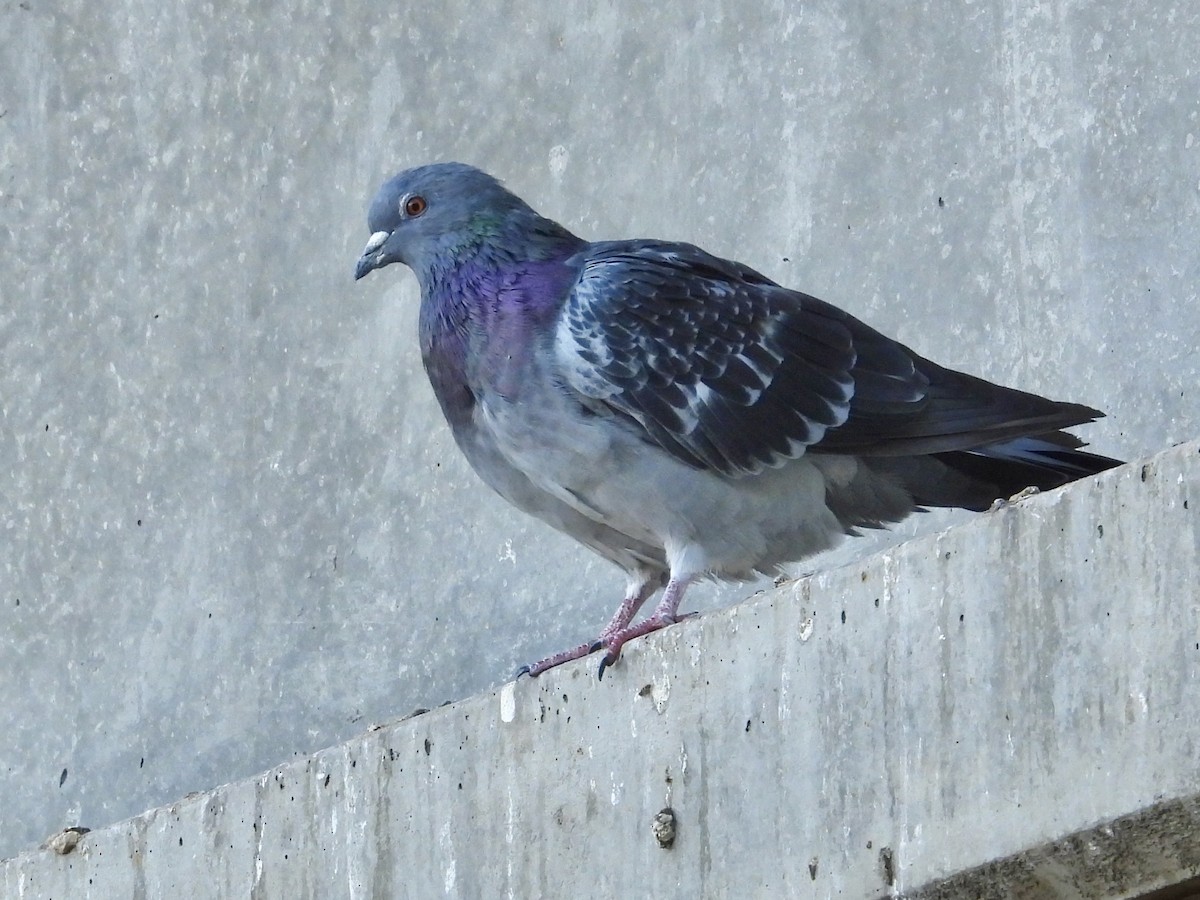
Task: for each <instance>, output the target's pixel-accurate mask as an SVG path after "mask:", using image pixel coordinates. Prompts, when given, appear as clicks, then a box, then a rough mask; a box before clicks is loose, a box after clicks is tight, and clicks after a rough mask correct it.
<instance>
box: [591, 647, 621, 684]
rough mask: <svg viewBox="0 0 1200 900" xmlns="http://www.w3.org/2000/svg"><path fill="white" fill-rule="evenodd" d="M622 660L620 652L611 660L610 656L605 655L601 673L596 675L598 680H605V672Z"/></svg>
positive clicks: (601, 661) (601, 664) (601, 663)
mask: <svg viewBox="0 0 1200 900" xmlns="http://www.w3.org/2000/svg"><path fill="white" fill-rule="evenodd" d="M620 658H621V653H620V651H617V655H616V656H613V657H612V658H611V659H609V654H607V653H605V654H604V658H603V659H602V660H600V671H598V672H597V673H596V680H597V681H603V680H604V670H605V669H607V668H608V667H609V666H614V665H616V663H617V660H618V659H620Z"/></svg>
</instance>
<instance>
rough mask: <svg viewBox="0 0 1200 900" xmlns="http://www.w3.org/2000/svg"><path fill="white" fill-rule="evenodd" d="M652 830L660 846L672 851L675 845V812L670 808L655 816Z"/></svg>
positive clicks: (660, 811) (665, 808) (663, 809)
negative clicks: (672, 846)
mask: <svg viewBox="0 0 1200 900" xmlns="http://www.w3.org/2000/svg"><path fill="white" fill-rule="evenodd" d="M650 830H651V831H653V832H654V839H655V840H656V841H658V846H660V847H662V848H663V849H664V850H669V849H671V845H673V844H674V843H675V810H673V809H671V807H669V806H667V807H664V808H662V809H660V810H659V811H658V812H657V813H656V814H655V816H654V821H653V822H652V823H651V825H650Z"/></svg>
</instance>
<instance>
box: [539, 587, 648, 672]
mask: <svg viewBox="0 0 1200 900" xmlns="http://www.w3.org/2000/svg"><path fill="white" fill-rule="evenodd" d="M660 584H662V578H661V576H660V575H657V574H654V575H652V574H649V573H641V575H640V577H638V578H636V580H634V581H633V582H632V583H631V584H630V587H629V593H628V594H627V595H626V596H625V599H624V600H622V601H621V605H620V606H619V607H617V612H616V614H615V615H614V616H613V617H612V621H610V622H609V623H608V624H607V625H606V626H604V630H603V631H602V632H600V637H599V638H597V639H596V640H594V641H592V642H590V643H587V644H580V645H579V646H578V647H572V648H571V649H570V650H563V651H562V652H560V653H555V654H554V655H553V656H547V657H546V658H545V659H539V660H538V661H537V662H535V663H534V664H533V665H530V666H521V668H519V669H517V677H518V678H520V677H521V676H522V675H529V676H530V677H532V678H536V677H537V676H539V675H541V674H542V673H543V672H545V671H546V670H547V669H553V668H554V667H555V666H561V665H562V664H563V663H565V662H570V661H571V660H573V659H582V658H583V657H585V656H587V655H588V654H589V653H595V652H596V651H597V650H599V649H600V648H601V647H607V646H608V645H609V642H610V641H611V640H612V639H613V636H614V635H618V634H620V633H621V632H622V631H624V630H625V629H626V628H628V627H629V623H630V622H631V621H633V617H634V616H636V615H637V611H638V610H639V609H641V608H642V604H643V603H645V602H646V600H647V599H648V598H649V597H650V595H651V594H653V593H654V592H655V591H656V590H658V587H659V585H660ZM601 671H603V669H601Z"/></svg>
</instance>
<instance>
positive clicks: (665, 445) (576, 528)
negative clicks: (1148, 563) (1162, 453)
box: [356, 163, 1117, 675]
mask: <svg viewBox="0 0 1200 900" xmlns="http://www.w3.org/2000/svg"><path fill="white" fill-rule="evenodd" d="M368 218H369V224H370V227H371V231H372V235H371V238H370V240H369V241H368V244H367V248H366V250H365V251H364V253H363V255H362V257H361V258H360V259H359V262H358V267H357V270H356V277H358V278H361V277H362V276H363V275H365V274H367V273H368V272H369V271H371V270H372V269H375V268H379V267H381V266H385V265H388V264H389V263H392V262H404V263H405V264H407V265H409V266H410V267H411V268H412V269H413V270H414V272H415V273H416V275H417V278H418V280H419V282H420V285H421V295H422V301H421V319H420V321H421V325H420V340H421V351H422V357H423V360H424V362H425V367H426V370H427V372H428V374H429V377H430V381H431V383H432V385H433V388H434V392H435V394H436V395H437V398H438V401H439V403H440V404H441V407H442V410H443V412H444V413H445V415H446V419H447V421H448V422H449V424H450V426H451V429H452V431H453V433H454V437H455V440H456V441H457V443H458V445H459V447H460V448H461V449H462V451H463V452H464V453H465V454H466V456H467V458H468V460H469V461H470V463H471V465H472V466H473V467H474V468H475V470H476V471H477V472H478V473H479V475H480V476H481V477H482V478H483V479H484V481H486V482H487V483H488V484H490V485H491V486H492V487H493V488H495V489H496V490H497V491H498V492H499V493H500V494H501V495H503V496H504V497H505V498H507V499H508V500H509V501H510V502H512V503H513V504H514V505H516V506H518V507H519V508H521V509H523V510H525V511H526V512H529V513H531V514H533V515H535V516H538V517H539V518H541V519H543V520H545V521H546V522H548V523H549V524H551V525H553V526H554V527H555V528H558V529H559V530H561V531H564V532H566V533H567V534H570V535H571V536H572V537H574V538H576V539H577V540H579V541H580V542H582V543H583V544H585V545H586V546H588V547H590V548H591V549H593V550H594V551H596V552H597V553H599V554H600V555H601V556H603V557H605V558H606V559H609V560H611V561H612V562H614V563H616V564H617V565H618V566H620V567H621V568H622V569H623V570H624V571H625V572H626V574H627V575H628V578H629V588H628V591H627V592H626V596H625V599H624V601H623V603H622V604H621V607H620V608H619V609H618V611H617V614H616V615H615V616H614V617H613V620H612V621H611V622H610V623H609V625H608V626H607V627H606V628H605V629H604V630H603V631H602V632H601V635H600V639H599V640H598V641H596V642H589V643H585V644H581V645H580V646H578V647H574V648H571V649H570V650H567V651H564V652H563V653H560V654H556V655H555V656H552V657H549V658H547V659H546V660H542V661H540V662H538V663H536V664H534V665H533V666H530V667H528V668H527V671H529V672H530V673H531V674H535V675H536V674H538V673H539V672H541V671H544V670H545V669H546V668H549V667H550V666H552V665H557V664H558V663H561V662H564V661H566V660H567V659H574V658H577V657H579V656H582V655H584V654H586V653H587V652H589V651H590V650H591V649H594V648H595V647H596V646H598V645H599V646H605V647H606V648H607V652H606V653H605V656H604V660H603V662H602V664H601V674H603V671H604V667H605V666H606V665H609V664H611V663H612V662H613V661H615V659H616V657H617V656H618V655H619V653H620V648H621V646H622V645H623V644H624V643H625V642H626V641H628V640H630V639H631V638H633V637H636V636H638V635H641V634H645V633H647V632H649V631H653V630H655V629H656V628H661V627H663V626H664V625H667V624H670V623H671V622H673V621H676V619H677V612H678V606H679V602H680V600H681V598H682V596H683V593H684V591H685V590H686V588H687V586H688V585H689V584H691V583H692V582H693V581H695V580H696V579H698V578H702V577H716V578H722V579H744V578H750V577H753V576H754V575H755V574H757V573H764V574H770V573H774V572H776V571H778V569H779V567H780V566H781V565H783V564H785V563H788V562H793V561H796V560H799V559H802V558H804V557H806V556H810V555H812V554H814V553H817V552H819V551H822V550H825V549H828V548H830V547H832V546H833V545H834V544H835V543H837V542H838V541H839V540H840V539H841V538H842V536H843V535H845V534H847V533H854V530H855V529H856V528H860V527H878V526H881V525H885V524H887V523H892V522H897V521H899V520H900V519H902V518H904V517H905V516H907V515H908V514H909V513H911V512H912V511H914V510H915V509H917V508H919V507H921V506H956V507H965V508H969V509H985V508H986V507H987V506H988V505H989V504H990V503H991V502H992V501H993V500H994V499H996V498H999V497H1007V496H1009V495H1010V494H1013V493H1015V492H1016V491H1018V490H1020V489H1021V488H1023V487H1026V486H1030V485H1032V486H1037V487H1039V488H1043V489H1044V488H1050V487H1055V486H1057V485H1060V484H1063V483H1065V482H1067V481H1070V480H1073V479H1075V478H1079V477H1083V476H1085V475H1089V474H1092V473H1094V472H1098V471H1101V470H1102V469H1105V468H1109V467H1110V466H1113V465H1116V464H1117V462H1116V461H1115V460H1110V459H1107V458H1105V457H1100V456H1095V455H1093V454H1089V453H1084V452H1081V451H1080V450H1079V449H1078V448H1079V447H1080V446H1082V442H1081V441H1079V439H1078V438H1075V437H1074V436H1072V435H1069V434H1067V433H1066V432H1064V431H1062V430H1061V429H1063V428H1067V427H1070V426H1072V425H1078V424H1081V423H1084V422H1089V421H1092V420H1093V419H1095V418H1097V417H1098V416H1100V415H1101V413H1099V412H1098V411H1096V410H1094V409H1090V408H1088V407H1086V406H1081V405H1078V404H1073V403H1060V402H1056V401H1052V400H1047V399H1044V398H1042V397H1038V396H1036V395H1033V394H1028V393H1024V392H1021V391H1015V390H1012V389H1009V388H1004V387H1001V386H999V385H995V384H992V383H990V382H987V381H984V380H982V379H979V378H975V377H973V376H970V375H966V374H963V373H961V372H955V371H952V370H950V369H945V368H943V367H941V366H938V365H936V364H935V363H932V362H930V361H929V360H927V359H924V358H923V357H921V356H920V355H918V354H916V353H914V352H913V351H912V350H910V349H908V348H907V347H905V346H903V345H902V344H899V343H897V342H896V341H893V340H891V339H889V338H887V337H885V336H883V335H882V334H880V333H879V332H877V331H875V330H873V329H872V328H870V327H869V326H867V325H865V324H863V323H862V322H860V321H858V320H857V319H855V318H854V317H852V316H850V315H849V314H847V313H845V312H843V311H841V310H839V309H837V308H836V307H834V306H831V305H830V304H828V303H825V302H823V301H821V300H818V299H816V298H815V297H811V296H809V295H807V294H803V293H800V292H798V291H793V290H789V289H787V288H784V287H781V286H780V285H778V284H776V283H775V282H773V281H771V280H770V279H769V278H767V277H765V276H763V275H761V274H759V273H758V272H755V271H754V270H752V269H749V268H747V267H746V266H743V265H740V264H739V263H736V262H731V261H729V260H724V259H720V258H718V257H715V256H712V255H711V254H708V253H705V252H704V251H703V250H701V249H699V248H698V247H694V246H691V245H689V244H679V243H667V242H663V241H649V240H635V241H605V242H598V243H589V242H586V241H583V240H581V239H580V238H578V237H575V236H574V235H573V234H571V233H570V232H568V231H567V230H566V229H564V228H563V227H562V226H560V225H558V224H556V223H554V222H552V221H550V220H548V219H545V218H543V217H542V216H539V215H538V214H537V213H536V212H534V211H533V210H532V209H530V208H529V207H528V206H527V205H526V204H525V203H524V202H523V201H521V200H520V199H518V198H517V197H515V196H514V195H512V194H511V193H509V192H508V191H506V190H504V188H503V187H501V186H500V184H499V183H498V182H497V181H495V179H493V178H492V177H491V176H489V175H487V174H485V173H483V172H480V171H479V170H477V169H473V168H470V167H468V166H464V165H461V164H457V163H447V164H440V165H432V166H425V167H421V168H417V169H411V170H408V171H406V172H402V173H400V174H399V175H397V176H395V177H394V178H393V179H391V180H389V181H388V182H387V183H386V184H384V185H383V187H382V188H381V189H380V191H379V193H378V195H377V196H376V198H375V200H374V202H373V203H372V206H371V210H370V214H369V217H368ZM664 584H665V585H666V590H665V591H664V594H663V598H662V600H661V601H660V603H659V604H658V607H657V608H656V609H655V611H654V613H653V614H652V615H651V616H649V617H648V618H647V619H644V620H642V621H641V622H639V623H637V624H632V625H631V624H630V623H631V622H632V620H633V617H634V615H635V614H636V612H637V610H638V609H639V608H640V606H641V605H642V603H643V602H644V601H645V600H646V599H647V598H648V597H649V596H651V595H652V594H653V593H654V592H655V591H656V590H657V589H658V588H659V587H660V586H662V585H664Z"/></svg>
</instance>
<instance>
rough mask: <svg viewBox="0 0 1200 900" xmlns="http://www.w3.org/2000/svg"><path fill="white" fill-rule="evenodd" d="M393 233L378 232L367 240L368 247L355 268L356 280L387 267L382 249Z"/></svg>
mask: <svg viewBox="0 0 1200 900" xmlns="http://www.w3.org/2000/svg"><path fill="white" fill-rule="evenodd" d="M391 236H392V235H391V232H388V231H377V232H375V233H374V234H373V235H371V237H370V238H369V239H368V240H367V246H366V247H364V248H363V252H362V256H360V257H359V258H358V263H357V264H356V265H355V266H354V280H355V281H358V279H360V278H362V277H363V276H364V275H366V274H367V273H368V272H370V271H371V270H372V269H378V268H379V267H380V266H382V265H386V263H385V262H384V259H383V251H382V250H381V249H380V248H381V247H383V245H384V244H385V243H387V239H388V238H390V237H391Z"/></svg>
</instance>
